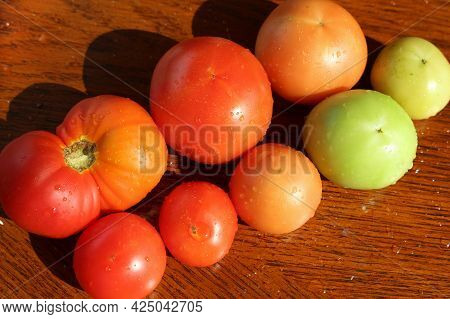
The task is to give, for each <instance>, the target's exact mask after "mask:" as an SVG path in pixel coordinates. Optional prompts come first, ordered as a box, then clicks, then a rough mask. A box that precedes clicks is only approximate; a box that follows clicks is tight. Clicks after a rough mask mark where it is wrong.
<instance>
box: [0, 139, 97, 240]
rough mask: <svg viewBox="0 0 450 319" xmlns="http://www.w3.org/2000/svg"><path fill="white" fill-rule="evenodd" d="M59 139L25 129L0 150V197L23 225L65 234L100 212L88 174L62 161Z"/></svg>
mask: <svg viewBox="0 0 450 319" xmlns="http://www.w3.org/2000/svg"><path fill="white" fill-rule="evenodd" d="M65 147H66V145H65V144H64V143H63V141H62V140H61V139H60V138H59V137H57V136H55V135H53V134H50V133H48V132H43V131H34V132H30V133H26V134H24V135H22V136H21V137H19V138H17V139H15V140H13V141H12V142H11V143H9V144H8V145H7V146H6V147H5V148H4V149H3V150H2V152H1V153H0V201H1V203H2V206H3V209H4V211H5V212H6V214H7V215H8V216H9V217H10V218H11V219H12V220H13V221H14V222H15V223H17V224H18V225H19V226H20V227H22V228H23V229H25V230H27V231H29V232H32V233H35V234H38V235H42V236H47V237H55V238H61V237H67V236H70V235H72V234H74V233H76V232H78V231H80V230H81V229H82V228H83V227H84V226H86V225H87V224H88V223H89V222H91V221H92V220H93V219H95V218H96V217H98V215H99V213H100V196H99V193H98V190H97V185H96V183H95V181H94V178H93V177H92V176H91V175H90V174H89V173H87V172H84V173H79V172H77V171H76V170H74V169H72V168H70V167H68V166H67V165H66V163H65V161H64V148H65Z"/></svg>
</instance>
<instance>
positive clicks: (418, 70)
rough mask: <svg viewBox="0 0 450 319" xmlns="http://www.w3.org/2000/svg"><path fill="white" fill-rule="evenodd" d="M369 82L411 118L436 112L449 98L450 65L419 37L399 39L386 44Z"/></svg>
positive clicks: (435, 48)
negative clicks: (393, 100) (392, 99)
mask: <svg viewBox="0 0 450 319" xmlns="http://www.w3.org/2000/svg"><path fill="white" fill-rule="evenodd" d="M371 81H372V85H373V87H374V88H375V90H377V91H380V92H382V93H384V94H387V95H390V96H392V97H393V98H394V99H395V100H396V101H397V102H398V103H399V104H400V105H401V106H402V107H403V108H404V109H405V110H406V112H408V114H409V116H410V117H411V118H412V119H413V120H420V119H426V118H429V117H430V116H434V115H436V114H437V113H438V112H439V111H441V110H442V109H443V108H444V107H445V106H446V105H447V104H448V102H449V100H450V64H449V63H448V61H447V59H446V58H445V56H444V55H443V54H442V52H441V51H439V49H438V48H437V47H436V46H434V45H433V44H432V43H430V42H428V41H426V40H424V39H421V38H415V37H407V38H400V39H397V40H395V41H394V42H392V43H391V44H389V45H388V46H386V47H385V48H384V49H383V50H382V51H381V53H380V55H379V56H378V57H377V59H376V61H375V64H374V66H373V68H372V73H371Z"/></svg>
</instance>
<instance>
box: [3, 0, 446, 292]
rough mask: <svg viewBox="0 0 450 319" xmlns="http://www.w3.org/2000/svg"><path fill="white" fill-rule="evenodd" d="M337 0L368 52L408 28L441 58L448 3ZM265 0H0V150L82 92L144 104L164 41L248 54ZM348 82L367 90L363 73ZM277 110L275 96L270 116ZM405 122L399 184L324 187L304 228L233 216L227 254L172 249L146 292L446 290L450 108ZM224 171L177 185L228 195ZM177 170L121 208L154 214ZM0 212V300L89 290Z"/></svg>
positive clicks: (296, 117) (58, 249) (59, 245)
mask: <svg viewBox="0 0 450 319" xmlns="http://www.w3.org/2000/svg"><path fill="white" fill-rule="evenodd" d="M338 2H339V3H341V4H342V5H343V6H344V7H345V8H347V9H348V10H349V11H350V12H351V13H352V14H353V15H354V16H355V17H356V19H357V20H358V21H359V22H360V24H361V26H362V28H363V30H364V32H365V34H366V36H367V39H368V44H369V49H370V50H371V51H373V50H375V49H377V48H378V47H379V46H380V45H381V44H383V43H386V42H387V41H389V40H391V39H392V38H394V37H396V36H398V35H414V36H420V37H424V38H427V39H428V40H430V41H432V42H433V43H435V44H436V45H437V46H439V47H440V48H441V49H442V50H443V52H444V53H445V55H446V56H447V58H449V57H450V38H449V37H450V25H449V17H450V4H448V1H446V0H424V1H419V0H417V1H408V0H377V1H372V0H342V1H338ZM275 6H276V4H275V3H272V2H269V1H264V0H259V1H257V0H242V1H238V0H222V1H219V0H207V1H205V2H202V1H199V0H189V1H176V0H165V1H159V0H142V1H136V0H134V1H99V0H97V1H94V0H92V1H68V0H48V1H32V0H27V1H24V0H14V1H13V0H8V1H4V0H0V148H2V147H3V146H4V145H6V143H8V142H9V141H10V140H11V139H13V138H14V137H17V136H19V135H20V134H22V133H24V132H27V131H30V130H35V129H48V130H54V128H55V126H56V125H57V124H58V123H59V122H60V121H61V120H62V118H63V117H64V115H65V113H66V112H67V110H68V109H69V108H70V107H71V106H72V105H73V104H74V103H76V102H77V101H79V100H80V99H82V98H84V97H86V96H87V95H98V94H105V93H112V94H118V95H122V96H127V97H130V98H132V99H134V100H136V101H137V102H139V103H140V104H142V105H147V104H148V102H147V98H148V91H149V84H150V77H151V74H152V70H153V68H154V66H155V64H156V62H157V61H158V59H159V58H160V57H161V55H162V54H164V52H165V51H166V50H167V49H168V48H169V47H171V46H172V45H174V44H175V43H177V42H178V41H181V40H183V39H186V38H190V37H192V36H199V35H216V36H222V37H226V38H230V39H232V40H234V41H236V42H238V43H240V44H242V45H244V46H246V47H249V48H250V49H252V48H253V44H254V42H255V36H256V33H257V31H258V28H259V25H260V24H261V23H262V21H263V20H264V18H265V17H266V16H267V15H268V13H269V12H270V11H271V10H273V8H274V7H275ZM376 53H377V52H375V53H374V54H372V55H371V56H370V59H369V61H373V58H374V57H375V56H376ZM111 74H113V75H114V76H113V75H111ZM358 86H359V87H364V88H369V83H368V78H367V74H366V75H365V76H364V77H363V79H362V80H361V83H360V84H359V85H358ZM286 105H287V103H286V102H284V101H282V100H280V99H278V98H277V99H276V105H275V110H274V114H276V113H277V112H280V111H281V110H283V108H284V107H286ZM307 111H308V110H307V108H303V107H294V108H292V109H290V110H289V111H288V112H286V113H284V114H283V115H282V116H280V117H278V118H277V119H276V120H275V121H274V122H275V124H282V125H292V126H293V127H294V128H295V127H297V128H298V127H300V126H301V123H302V122H303V120H304V116H305V114H307ZM415 125H416V128H417V131H418V135H419V149H418V154H417V158H416V160H415V162H414V167H413V168H412V169H411V171H410V172H409V173H408V174H407V175H406V176H405V177H404V178H403V179H402V180H401V181H400V182H399V183H397V184H396V185H394V186H391V187H388V188H386V189H383V190H378V191H354V190H346V189H342V188H339V187H337V186H335V185H333V184H332V183H330V182H328V181H324V193H323V201H322V203H321V205H320V208H319V210H318V211H317V213H316V217H315V218H313V219H312V220H311V221H310V222H308V223H307V224H306V225H305V226H304V227H303V228H302V229H300V230H298V231H296V232H294V233H292V234H288V235H283V236H269V235H265V234H261V233H258V232H257V231H255V230H252V229H250V228H249V227H248V226H246V225H243V224H240V225H239V231H238V233H237V236H236V240H235V243H234V244H233V247H232V249H231V251H230V253H229V255H227V256H226V258H225V259H223V260H222V261H221V262H219V263H218V264H216V265H215V266H213V267H209V268H202V269H198V268H189V267H184V266H182V265H181V264H179V263H178V262H177V261H175V260H174V259H173V258H171V257H170V258H169V259H168V267H167V270H166V273H165V275H164V278H163V281H162V283H161V284H160V286H159V287H158V288H157V289H156V291H155V292H154V293H153V294H152V295H151V296H150V297H153V298H169V297H170V298H210V297H217V298H228V297H230V298H236V297H242V298H270V297H280V298H286V297H297V298H302V297H305V298H306V297H315V298H342V297H346V298H363V297H364V298H367V297H380V298H384V297H393V298H398V297H413V298H421V297H446V298H450V201H449V195H450V192H449V169H450V147H449V137H450V110H449V108H448V107H447V108H446V109H445V110H444V111H442V112H441V113H440V114H439V115H438V116H436V117H433V118H432V119H429V120H425V121H416V122H415ZM271 132H272V133H274V131H273V130H272V131H271ZM271 138H273V135H270V134H269V136H268V137H267V139H268V140H270V139H271ZM286 142H287V143H290V144H291V145H292V144H293V143H294V141H293V140H292V139H291V140H286ZM225 172H226V169H225V168H224V169H222V170H221V174H220V176H216V177H205V176H203V177H201V176H193V177H188V178H187V179H188V180H191V179H195V178H201V179H206V180H209V181H212V182H214V183H216V184H219V185H220V186H223V187H224V188H225V189H226V186H227V185H226V184H227V181H228V177H227V176H226V174H225ZM181 178H182V177H181V176H177V175H175V174H174V173H170V172H169V173H167V174H166V176H165V177H164V179H163V181H162V182H161V183H160V185H159V186H158V187H157V188H156V189H155V190H154V191H152V193H151V194H149V195H148V197H147V198H146V199H145V200H144V201H143V202H142V203H141V204H139V205H137V206H136V207H134V208H133V209H132V210H133V211H135V212H136V213H138V214H140V215H142V216H145V217H146V218H148V219H149V220H150V221H152V222H154V221H155V218H156V217H157V214H158V209H159V206H160V204H161V201H162V200H163V198H164V196H165V195H166V194H167V192H168V190H169V189H170V188H171V187H173V185H174V184H176V183H177V182H179V181H180V180H181ZM0 220H1V222H2V224H0V297H3V298H57V297H64V298H80V297H87V296H86V294H85V293H84V292H83V291H81V290H80V289H79V287H78V285H77V283H76V280H75V278H74V275H73V271H72V268H71V255H70V251H71V250H72V249H73V246H74V243H75V240H76V237H73V238H69V239H65V240H50V239H45V238H41V237H38V236H34V235H28V234H27V233H26V232H24V231H22V230H20V229H19V228H17V227H16V226H15V224H14V223H13V222H12V221H10V220H9V219H8V218H7V217H6V216H5V215H4V213H3V212H1V215H0ZM65 255H67V257H66V258H62V257H64V256H65ZM61 258H62V260H61V261H59V262H57V261H58V260H60V259H61ZM55 262H56V263H55ZM50 265H53V266H51V267H50V268H49V269H48V268H47V267H49V266H50Z"/></svg>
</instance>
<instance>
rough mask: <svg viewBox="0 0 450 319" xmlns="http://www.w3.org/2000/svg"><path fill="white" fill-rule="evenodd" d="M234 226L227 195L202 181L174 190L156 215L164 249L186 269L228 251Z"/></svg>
mask: <svg viewBox="0 0 450 319" xmlns="http://www.w3.org/2000/svg"><path fill="white" fill-rule="evenodd" d="M237 227H238V226H237V215H236V211H235V210H234V207H233V204H232V203H231V200H230V198H229V197H228V195H227V194H226V193H225V192H224V191H223V190H222V189H221V188H219V187H217V186H215V185H213V184H210V183H206V182H189V183H185V184H181V185H180V186H178V187H176V188H175V189H174V190H173V191H172V192H171V193H170V194H169V195H168V196H167V197H166V199H165V200H164V203H163V205H162V207H161V213H160V216H159V229H160V232H161V237H162V238H163V240H164V243H165V244H166V246H167V249H169V251H170V252H171V253H172V255H173V256H174V257H175V258H176V259H178V260H179V261H181V262H182V263H184V264H186V265H189V266H197V267H205V266H210V265H212V264H214V263H216V262H218V261H219V260H221V259H222V258H223V257H224V256H225V255H226V254H227V253H228V251H229V250H230V247H231V244H232V243H233V240H234V235H235V233H236V231H237Z"/></svg>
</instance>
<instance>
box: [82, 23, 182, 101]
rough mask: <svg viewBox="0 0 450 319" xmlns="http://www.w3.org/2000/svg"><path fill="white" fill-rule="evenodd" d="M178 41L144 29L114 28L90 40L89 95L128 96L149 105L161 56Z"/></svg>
mask: <svg viewBox="0 0 450 319" xmlns="http://www.w3.org/2000/svg"><path fill="white" fill-rule="evenodd" d="M176 43H177V42H176V41H175V40H173V39H170V38H168V37H165V36H163V35H160V34H157V33H153V32H147V31H142V30H133V29H124V30H114V31H110V32H107V33H104V34H101V35H99V36H98V37H97V38H95V39H94V41H92V42H91V43H90V44H89V47H88V49H87V51H86V57H85V59H84V65H83V81H84V84H85V86H86V90H87V93H88V94H89V95H90V96H96V95H101V94H113V95H119V96H122V97H127V98H130V99H132V100H133V101H135V102H137V103H139V104H140V105H142V106H143V107H145V108H147V109H148V105H149V94H150V81H151V78H152V74H153V70H154V68H155V66H156V64H157V63H158V61H159V59H160V58H161V57H162V56H163V55H164V53H166V52H167V50H169V49H170V48H171V47H172V46H174V45H175V44H176Z"/></svg>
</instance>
